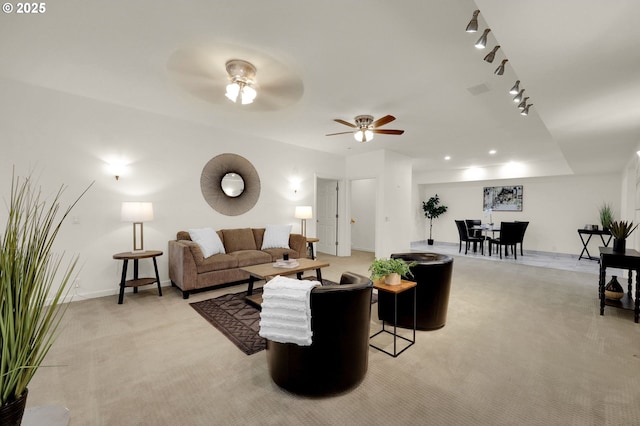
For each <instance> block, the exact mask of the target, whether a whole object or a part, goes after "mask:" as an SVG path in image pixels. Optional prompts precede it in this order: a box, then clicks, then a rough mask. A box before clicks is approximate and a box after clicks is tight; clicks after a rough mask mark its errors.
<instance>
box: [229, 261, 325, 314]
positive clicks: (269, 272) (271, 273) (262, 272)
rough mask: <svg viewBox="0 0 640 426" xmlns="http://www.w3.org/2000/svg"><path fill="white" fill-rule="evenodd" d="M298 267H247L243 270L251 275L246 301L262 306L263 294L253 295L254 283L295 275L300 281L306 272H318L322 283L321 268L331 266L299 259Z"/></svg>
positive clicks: (317, 275) (267, 265)
mask: <svg viewBox="0 0 640 426" xmlns="http://www.w3.org/2000/svg"><path fill="white" fill-rule="evenodd" d="M297 260H298V266H296V267H294V268H276V267H275V266H273V264H272V263H263V264H262V265H253V266H245V267H243V268H240V269H242V270H243V271H246V272H248V273H249V288H248V290H247V297H246V300H247V301H248V302H250V303H252V304H254V305H258V306H259V305H261V304H262V294H256V295H254V294H253V283H254V282H256V281H259V280H265V281H269V280H270V279H271V278H273V277H275V276H277V275H293V274H296V276H297V277H298V279H299V280H300V279H302V273H303V272H305V271H311V270H313V269H315V270H316V278H317V279H318V281H320V282H322V272H321V268H326V267H327V266H329V264H328V263H327V262H321V261H319V260H313V259H306V258H302V259H297Z"/></svg>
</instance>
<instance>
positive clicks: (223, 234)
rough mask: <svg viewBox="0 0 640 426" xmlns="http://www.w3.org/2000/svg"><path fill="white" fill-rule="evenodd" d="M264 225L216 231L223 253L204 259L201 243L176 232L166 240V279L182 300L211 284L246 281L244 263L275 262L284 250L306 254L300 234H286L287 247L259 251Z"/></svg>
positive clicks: (295, 256) (292, 254)
mask: <svg viewBox="0 0 640 426" xmlns="http://www.w3.org/2000/svg"><path fill="white" fill-rule="evenodd" d="M264 232H265V228H239V229H222V230H219V231H216V233H217V234H218V236H219V237H220V240H221V241H222V244H223V245H224V249H225V252H226V253H225V254H221V253H219V254H214V255H213V256H209V257H207V258H205V257H204V255H203V254H202V250H201V249H200V246H199V245H198V244H197V243H195V242H193V241H191V237H190V236H189V233H188V232H186V231H180V232H178V234H177V236H176V239H175V240H171V241H169V278H170V279H171V285H172V286H176V287H178V288H179V289H180V290H181V291H182V297H183V298H184V299H188V298H189V294H190V293H191V292H194V291H197V290H201V289H205V288H208V287H213V286H222V285H229V284H241V283H244V282H248V280H249V274H248V273H247V272H244V271H242V270H241V269H240V268H242V267H243V266H251V265H258V264H261V263H271V262H275V261H276V260H277V259H282V256H283V255H284V254H285V253H287V254H289V258H290V259H299V258H303V257H306V256H307V240H306V238H305V237H304V236H302V235H300V234H290V235H289V247H290V248H288V249H287V248H270V249H265V250H261V249H260V248H261V247H262V241H263V237H264Z"/></svg>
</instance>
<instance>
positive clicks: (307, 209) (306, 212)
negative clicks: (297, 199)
mask: <svg viewBox="0 0 640 426" xmlns="http://www.w3.org/2000/svg"><path fill="white" fill-rule="evenodd" d="M294 217H295V218H296V219H300V231H301V233H302V236H303V237H306V236H307V219H311V218H312V217H313V212H312V209H311V206H296V210H295V213H294Z"/></svg>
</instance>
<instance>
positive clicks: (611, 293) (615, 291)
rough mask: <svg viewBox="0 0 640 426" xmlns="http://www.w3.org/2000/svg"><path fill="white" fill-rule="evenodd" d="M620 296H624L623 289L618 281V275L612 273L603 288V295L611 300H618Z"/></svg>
mask: <svg viewBox="0 0 640 426" xmlns="http://www.w3.org/2000/svg"><path fill="white" fill-rule="evenodd" d="M622 296H624V289H623V288H622V286H621V285H620V283H619V282H618V277H617V276H615V275H614V276H612V277H611V281H609V284H607V286H606V287H605V288H604V297H606V298H607V299H611V300H620V299H622Z"/></svg>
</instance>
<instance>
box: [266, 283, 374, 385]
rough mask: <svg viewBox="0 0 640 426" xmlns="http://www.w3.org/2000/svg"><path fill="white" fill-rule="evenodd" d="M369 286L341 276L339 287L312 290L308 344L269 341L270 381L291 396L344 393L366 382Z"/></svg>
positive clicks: (369, 307)
mask: <svg viewBox="0 0 640 426" xmlns="http://www.w3.org/2000/svg"><path fill="white" fill-rule="evenodd" d="M372 291H373V284H372V282H371V280H370V279H369V278H368V277H365V276H362V275H358V274H354V273H351V272H345V273H344V274H342V277H341V278H340V285H325V286H321V287H315V288H313V289H312V290H311V331H312V332H313V336H312V343H311V345H310V346H298V345H296V344H295V343H279V342H274V341H271V340H267V350H266V353H267V365H268V367H269V374H270V375H271V378H272V379H273V381H274V382H275V383H276V384H277V385H278V386H280V387H282V388H283V389H286V390H288V391H290V392H293V393H297V394H302V395H311V396H321V395H330V394H338V393H343V392H345V391H347V390H349V389H351V388H353V387H355V386H356V385H358V384H359V383H360V382H361V381H362V379H364V376H365V374H366V373H367V368H368V366H369V323H370V321H371V296H372Z"/></svg>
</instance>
